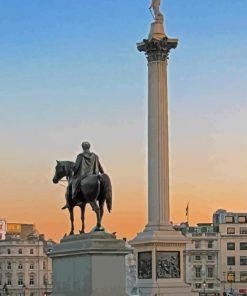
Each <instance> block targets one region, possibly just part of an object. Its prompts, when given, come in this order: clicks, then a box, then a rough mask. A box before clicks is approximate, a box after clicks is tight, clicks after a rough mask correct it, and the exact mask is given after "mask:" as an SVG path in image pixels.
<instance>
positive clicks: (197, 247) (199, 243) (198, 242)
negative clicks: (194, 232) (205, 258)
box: [195, 240, 201, 249]
mask: <svg viewBox="0 0 247 296" xmlns="http://www.w3.org/2000/svg"><path fill="white" fill-rule="evenodd" d="M200 247H201V241H198V240H196V241H195V248H196V249H200Z"/></svg>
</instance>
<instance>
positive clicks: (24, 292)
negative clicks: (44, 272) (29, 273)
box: [22, 283, 26, 296]
mask: <svg viewBox="0 0 247 296" xmlns="http://www.w3.org/2000/svg"><path fill="white" fill-rule="evenodd" d="M22 288H23V296H25V295H26V285H25V284H24V283H23V284H22Z"/></svg>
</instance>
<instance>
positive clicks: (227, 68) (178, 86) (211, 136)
mask: <svg viewBox="0 0 247 296" xmlns="http://www.w3.org/2000/svg"><path fill="white" fill-rule="evenodd" d="M150 2H151V0H150V1H148V0H90V1H86V0H73V1H68V0H24V1H19V0H11V1H5V0H0V36H1V38H0V143H1V144H0V151H1V153H0V217H1V218H5V219H6V220H7V221H8V222H21V223H35V225H36V227H37V229H38V230H39V232H40V233H45V235H46V238H53V239H55V240H58V239H59V238H61V237H62V236H63V235H64V233H65V232H67V233H68V232H69V218H68V212H67V211H62V210H60V208H61V207H62V206H63V205H64V192H65V188H64V187H62V186H60V185H54V184H53V183H52V178H53V175H54V168H55V164H56V159H58V160H75V158H76V155H77V154H78V153H80V152H81V142H82V141H83V140H87V141H89V142H91V143H92V151H94V152H95V153H97V154H98V155H99V157H100V160H101V162H102V164H103V167H104V169H105V171H106V172H107V173H108V174H109V175H110V176H111V179H112V183H113V194H114V197H113V198H114V201H113V212H112V213H111V214H110V215H109V214H108V213H107V212H106V211H105V216H104V218H103V224H104V226H105V227H106V229H107V230H108V231H109V232H114V231H116V232H117V235H118V237H120V238H121V237H128V238H133V237H134V236H135V235H136V233H137V232H140V231H142V230H143V228H144V226H145V224H146V222H147V61H146V59H145V57H144V55H143V53H139V52H138V51H137V49H136V43H137V42H140V41H142V39H143V38H146V37H147V35H148V31H149V26H150V23H151V22H152V16H151V14H150V12H149V10H148V7H149V5H150ZM162 11H163V12H164V14H165V22H166V33H167V35H168V36H169V37H171V38H179V40H180V41H179V46H178V48H177V49H176V50H174V51H172V52H171V54H170V59H169V81H168V87H169V109H170V114H169V115H170V118H169V123H170V173H171V176H170V179H171V182H170V183H171V184H170V191H171V194H170V202H171V220H172V221H173V222H174V223H180V222H182V221H185V220H186V217H185V208H186V205H187V203H188V202H189V205H190V223H191V224H196V223H198V222H210V221H211V218H212V214H213V212H214V211H216V210H217V209H219V208H223V209H226V210H228V211H236V212H247V107H246V103H247V98H246V96H247V89H246V82H247V2H246V0H235V1H233V0H217V1H215V0H203V1H198V0H186V1H185V0H183V1H181V0H165V1H163V3H162ZM75 213H76V231H78V230H79V224H80V221H79V220H80V216H79V209H76V211H75ZM94 224H95V216H94V213H93V212H92V211H91V209H90V206H87V217H86V230H87V231H89V230H90V229H91V228H92V227H93V226H94Z"/></svg>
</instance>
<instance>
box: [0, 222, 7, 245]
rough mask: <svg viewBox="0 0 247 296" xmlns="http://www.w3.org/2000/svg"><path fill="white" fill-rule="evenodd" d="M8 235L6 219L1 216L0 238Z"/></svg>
mask: <svg viewBox="0 0 247 296" xmlns="http://www.w3.org/2000/svg"><path fill="white" fill-rule="evenodd" d="M5 235H6V220H5V219H2V218H0V240H3V239H5Z"/></svg>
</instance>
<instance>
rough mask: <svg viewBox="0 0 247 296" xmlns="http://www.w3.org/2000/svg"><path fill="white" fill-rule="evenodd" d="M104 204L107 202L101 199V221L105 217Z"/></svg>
mask: <svg viewBox="0 0 247 296" xmlns="http://www.w3.org/2000/svg"><path fill="white" fill-rule="evenodd" d="M104 204H105V201H104V200H103V201H102V200H100V201H99V211H100V222H101V221H102V218H103V215H104Z"/></svg>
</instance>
